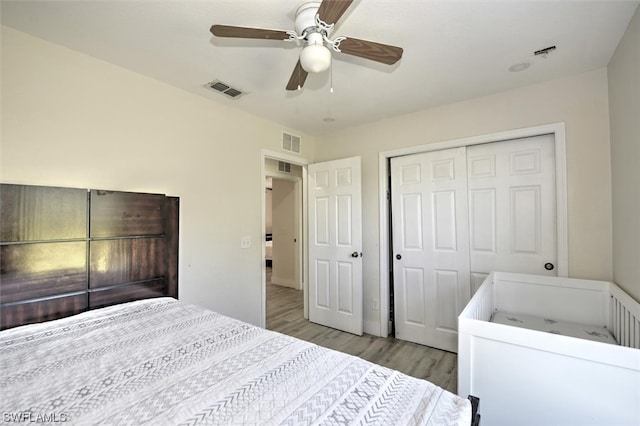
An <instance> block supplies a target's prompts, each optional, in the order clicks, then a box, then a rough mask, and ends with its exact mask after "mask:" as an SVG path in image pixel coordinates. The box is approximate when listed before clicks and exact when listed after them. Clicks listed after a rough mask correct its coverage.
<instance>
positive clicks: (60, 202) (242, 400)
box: [0, 184, 479, 426]
mask: <svg viewBox="0 0 640 426" xmlns="http://www.w3.org/2000/svg"><path fill="white" fill-rule="evenodd" d="M178 224H179V199H178V198H177V197H172V196H166V195H164V194H146V193H133V192H122V191H108V190H93V189H82V188H55V187H42V186H29V185H13V184H1V185H0V250H1V252H0V264H1V265H0V328H1V329H2V331H0V395H2V400H1V402H0V408H1V410H0V411H2V421H3V422H7V423H24V422H30V423H33V422H37V423H51V422H54V423H65V424H115V425H126V424H131V425H138V424H150V425H158V424H193V425H196V424H237V425H240V424H242V425H245V424H291V425H298V424H302V425H305V424H380V425H388V424H416V425H417V424H425V425H464V426H468V425H470V424H473V425H477V424H478V423H479V416H477V415H476V412H477V407H478V399H477V398H474V397H470V398H468V399H467V398H462V397H458V396H457V395H454V394H452V393H450V392H448V391H446V390H443V389H442V388H440V387H438V386H436V385H434V384H433V383H430V382H428V381H425V380H420V379H417V378H413V377H410V376H407V375H404V374H402V373H400V372H397V371H394V370H390V369H388V368H385V367H382V366H379V365H375V364H372V363H370V362H367V361H365V360H362V359H360V358H357V357H354V356H351V355H347V354H344V353H341V352H336V351H333V350H330V349H326V348H322V347H319V346H317V345H314V344H312V343H309V342H305V341H302V340H298V339H296V338H293V337H290V336H285V335H282V334H278V333H275V332H272V331H268V330H264V329H262V328H259V327H256V326H253V325H250V324H246V323H244V322H241V321H238V320H235V319H232V318H229V317H226V316H224V315H221V314H219V313H216V312H212V311H209V310H206V309H203V308H201V307H198V306H195V305H189V304H185V303H183V302H181V301H179V300H177V296H178V285H177V284H178V277H177V271H178V268H177V266H178V263H177V262H178V241H179V237H178ZM472 420H473V423H472Z"/></svg>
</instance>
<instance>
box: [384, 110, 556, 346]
mask: <svg viewBox="0 0 640 426" xmlns="http://www.w3.org/2000/svg"><path fill="white" fill-rule="evenodd" d="M548 134H552V135H553V136H554V145H555V163H556V164H555V167H556V218H557V219H556V220H557V234H558V235H557V252H558V259H557V262H558V276H559V277H567V276H568V275H569V244H568V225H567V157H566V140H565V124H564V122H560V123H551V124H545V125H541V126H534V127H525V128H521V129H514V130H508V131H504V132H498V133H490V134H484V135H479V136H472V137H467V138H461V139H453V140H447V141H443V142H434V143H430V144H424V145H416V146H411V147H407V148H399V149H394V150H389V151H382V152H380V153H379V154H378V189H379V193H378V202H379V218H380V228H379V234H378V235H379V239H380V244H379V246H380V253H379V256H380V268H379V275H380V288H379V291H380V294H379V298H380V299H379V300H380V307H381V308H380V336H383V337H385V336H388V335H389V282H390V280H389V273H390V264H389V253H390V249H391V245H390V241H389V232H390V230H391V229H390V226H391V224H390V223H389V205H388V200H387V196H388V195H389V194H390V192H389V190H390V188H389V174H390V172H391V171H390V170H389V166H388V164H389V159H390V158H392V157H399V156H402V155H411V154H419V153H422V152H429V151H439V150H443V149H450V148H459V147H463V146H473V145H480V144H485V143H492V142H502V141H507V140H512V139H520V138H526V137H531V136H541V135H548ZM383 306H384V307H385V308H384V309H382V307H383Z"/></svg>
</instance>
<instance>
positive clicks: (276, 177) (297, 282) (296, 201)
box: [265, 170, 304, 290]
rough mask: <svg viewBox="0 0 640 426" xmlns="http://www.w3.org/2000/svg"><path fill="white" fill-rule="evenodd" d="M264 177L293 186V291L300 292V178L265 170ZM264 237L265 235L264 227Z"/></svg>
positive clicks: (301, 253) (301, 241)
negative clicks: (294, 232) (294, 230)
mask: <svg viewBox="0 0 640 426" xmlns="http://www.w3.org/2000/svg"><path fill="white" fill-rule="evenodd" d="M265 177H269V178H271V179H272V180H281V181H287V182H293V184H294V186H293V192H294V215H295V223H296V224H297V225H296V227H295V229H296V236H297V239H298V241H297V242H296V246H295V247H296V248H295V253H296V254H295V256H296V258H297V262H296V265H295V272H294V283H295V290H302V283H303V279H302V255H303V244H304V240H303V235H302V223H303V220H302V177H298V176H291V175H288V174H286V173H282V172H274V171H269V170H267V171H266V172H265ZM272 210H273V209H272ZM265 216H266V205H265ZM272 220H273V215H272ZM265 222H266V221H265ZM265 235H266V225H265ZM265 252H266V248H265ZM265 257H266V256H265ZM265 270H266V264H265ZM272 278H273V277H272Z"/></svg>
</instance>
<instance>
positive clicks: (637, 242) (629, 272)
mask: <svg viewBox="0 0 640 426" xmlns="http://www.w3.org/2000/svg"><path fill="white" fill-rule="evenodd" d="M608 74H609V112H610V120H611V168H612V192H613V204H612V206H613V279H614V281H615V282H616V283H617V284H618V285H620V286H621V287H622V288H624V289H625V290H626V291H627V292H628V293H629V294H631V296H633V297H634V298H635V299H636V300H638V301H640V8H639V9H638V10H637V11H636V14H635V16H634V17H633V19H632V20H631V23H630V24H629V27H628V28H627V31H626V33H625V35H624V37H623V38H622V41H621V42H620V44H619V45H618V48H617V50H616V53H615V54H614V56H613V58H612V59H611V62H610V63H609V67H608Z"/></svg>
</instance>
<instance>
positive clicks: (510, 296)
mask: <svg viewBox="0 0 640 426" xmlns="http://www.w3.org/2000/svg"><path fill="white" fill-rule="evenodd" d="M496 312H507V313H510V314H522V315H532V316H536V317H540V318H545V319H552V320H553V321H550V322H555V321H560V322H567V323H579V324H587V325H596V326H604V327H606V329H607V330H608V331H605V332H610V333H611V334H612V335H613V337H614V338H615V340H616V341H617V342H618V344H617V345H616V344H610V343H602V342H598V341H593V340H585V339H583V338H576V337H569V336H564V335H558V334H553V333H548V332H544V331H536V330H531V329H526V328H522V326H519V327H515V326H511V325H503V324H498V323H494V322H490V321H491V318H492V316H493V315H494V314H495V313H496ZM514 320H515V318H514ZM518 322H520V321H518ZM458 333H459V334H458V336H459V337H458V393H459V395H470V394H471V395H475V396H477V397H479V398H480V401H481V404H480V414H481V416H482V424H485V425H491V426H500V425H510V426H511V425H535V426H540V425H545V426H547V425H562V426H568V425H580V426H583V425H607V426H627V425H630V426H631V425H633V426H638V425H640V304H638V302H636V301H635V300H633V299H632V298H631V297H630V296H629V295H627V294H626V293H625V292H624V291H622V290H621V289H620V288H619V287H618V286H616V285H615V284H613V283H609V282H603V281H589V280H578V279H571V278H555V277H543V276H535V275H524V274H512V273H500V272H494V273H492V274H490V275H489V276H488V277H487V279H486V280H485V281H484V283H483V284H482V285H481V286H480V288H479V289H478V291H477V292H476V294H475V295H474V296H473V297H472V299H471V300H470V301H469V303H468V304H467V306H466V308H465V309H464V310H463V311H462V313H461V314H460V316H459V319H458Z"/></svg>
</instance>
